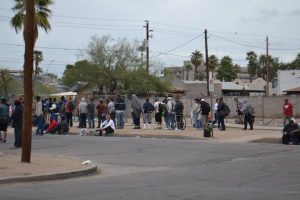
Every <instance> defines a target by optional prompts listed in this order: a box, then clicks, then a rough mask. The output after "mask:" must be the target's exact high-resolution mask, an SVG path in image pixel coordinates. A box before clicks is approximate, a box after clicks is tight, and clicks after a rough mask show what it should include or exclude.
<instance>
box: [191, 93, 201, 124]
mask: <svg viewBox="0 0 300 200" xmlns="http://www.w3.org/2000/svg"><path fill="white" fill-rule="evenodd" d="M194 102H195V103H194V105H193V107H192V114H193V121H194V124H193V127H194V129H198V130H199V129H200V127H201V124H200V120H199V119H198V116H199V114H200V101H199V99H197V98H195V99H194Z"/></svg>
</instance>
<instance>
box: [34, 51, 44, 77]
mask: <svg viewBox="0 0 300 200" xmlns="http://www.w3.org/2000/svg"><path fill="white" fill-rule="evenodd" d="M33 60H34V65H35V73H34V75H35V76H37V75H39V74H40V73H42V71H43V70H42V69H41V68H39V64H40V62H42V61H43V60H44V59H43V52H41V51H38V50H34V51H33Z"/></svg>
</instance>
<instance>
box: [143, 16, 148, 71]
mask: <svg viewBox="0 0 300 200" xmlns="http://www.w3.org/2000/svg"><path fill="white" fill-rule="evenodd" d="M145 22H146V26H144V27H145V28H146V70H147V72H148V73H149V21H148V20H146V21H145Z"/></svg>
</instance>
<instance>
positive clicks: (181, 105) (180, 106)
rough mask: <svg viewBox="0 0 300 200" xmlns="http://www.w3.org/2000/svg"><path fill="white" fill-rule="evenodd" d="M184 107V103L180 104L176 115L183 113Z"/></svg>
mask: <svg viewBox="0 0 300 200" xmlns="http://www.w3.org/2000/svg"><path fill="white" fill-rule="evenodd" d="M183 109H184V107H183V103H182V102H178V104H177V106H176V109H175V112H176V113H182V111H183Z"/></svg>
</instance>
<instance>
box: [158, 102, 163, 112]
mask: <svg viewBox="0 0 300 200" xmlns="http://www.w3.org/2000/svg"><path fill="white" fill-rule="evenodd" d="M158 112H159V113H162V112H164V105H163V104H162V103H159V104H158Z"/></svg>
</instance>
